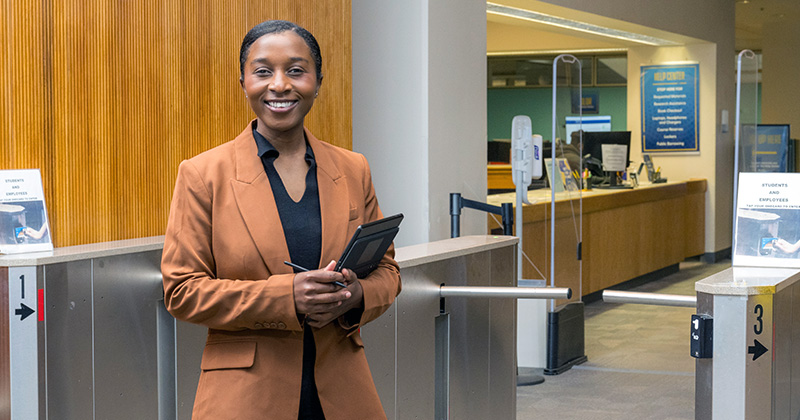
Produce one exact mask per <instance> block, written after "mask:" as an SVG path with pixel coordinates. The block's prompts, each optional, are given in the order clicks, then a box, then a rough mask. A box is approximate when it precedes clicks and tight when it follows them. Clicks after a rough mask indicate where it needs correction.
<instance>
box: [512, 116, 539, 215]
mask: <svg viewBox="0 0 800 420" xmlns="http://www.w3.org/2000/svg"><path fill="white" fill-rule="evenodd" d="M531 131H532V130H531V119H530V117H528V116H526V115H517V116H516V117H514V119H513V120H512V121H511V180H512V181H513V182H514V185H515V186H516V187H517V194H520V193H521V195H522V201H523V202H524V203H526V204H531V203H529V202H528V194H527V191H528V186H530V185H531V179H532V178H540V177H541V176H542V136H540V135H538V134H537V135H535V136H532V135H531Z"/></svg>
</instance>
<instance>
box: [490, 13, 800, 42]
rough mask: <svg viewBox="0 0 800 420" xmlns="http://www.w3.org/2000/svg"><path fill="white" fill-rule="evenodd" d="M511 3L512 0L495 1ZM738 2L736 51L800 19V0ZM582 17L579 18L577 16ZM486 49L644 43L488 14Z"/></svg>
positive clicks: (680, 39)
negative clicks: (769, 29)
mask: <svg viewBox="0 0 800 420" xmlns="http://www.w3.org/2000/svg"><path fill="white" fill-rule="evenodd" d="M492 1H494V2H496V3H502V4H509V3H512V4H513V3H514V2H513V1H512V0H500V1H498V0H492ZM731 1H736V24H735V25H736V31H735V33H736V35H735V36H736V50H737V51H738V50H742V49H745V48H746V49H751V50H755V51H760V50H761V49H762V40H763V34H762V28H763V26H764V25H765V24H769V22H773V21H777V20H783V19H788V20H791V21H794V22H800V0H731ZM576 19H580V18H576ZM624 29H625V30H628V31H630V32H635V33H643V34H647V35H655V36H660V37H661V38H665V39H669V40H671V41H674V42H678V43H687V42H690V41H691V39H690V38H687V37H681V36H679V35H675V34H669V33H665V32H659V31H656V32H659V33H657V34H654V31H653V30H652V29H650V28H644V27H636V25H630V27H628V28H624ZM487 34H488V37H487V50H488V51H489V52H490V53H491V52H500V51H503V52H508V51H535V50H543V49H544V50H570V49H576V48H580V49H615V48H617V49H618V48H628V47H630V46H636V45H641V44H637V43H635V42H632V41H625V40H620V39H615V38H609V37H605V36H601V35H593V34H588V33H584V32H578V31H575V30H572V29H563V28H558V27H554V26H550V25H545V24H542V23H535V22H531V21H526V20H521V19H515V18H511V17H505V16H499V15H495V14H487Z"/></svg>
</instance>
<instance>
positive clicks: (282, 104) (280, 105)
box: [267, 101, 294, 108]
mask: <svg viewBox="0 0 800 420" xmlns="http://www.w3.org/2000/svg"><path fill="white" fill-rule="evenodd" d="M267 105H269V106H271V107H273V108H288V107H290V106H292V105H294V101H291V102H273V101H269V102H267Z"/></svg>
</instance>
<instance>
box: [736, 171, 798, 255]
mask: <svg viewBox="0 0 800 420" xmlns="http://www.w3.org/2000/svg"><path fill="white" fill-rule="evenodd" d="M733 247H734V248H733V265H735V266H751V267H788V268H800V173H764V172H758V173H755V172H743V173H740V174H739V191H738V195H737V200H736V231H735V233H734V241H733Z"/></svg>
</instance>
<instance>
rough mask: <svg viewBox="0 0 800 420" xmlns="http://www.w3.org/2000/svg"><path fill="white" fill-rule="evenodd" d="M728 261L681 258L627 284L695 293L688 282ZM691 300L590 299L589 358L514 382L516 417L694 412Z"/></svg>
mask: <svg viewBox="0 0 800 420" xmlns="http://www.w3.org/2000/svg"><path fill="white" fill-rule="evenodd" d="M728 267H730V261H729V260H726V261H722V262H719V263H714V264H704V263H701V262H699V261H687V262H684V263H681V264H680V270H679V272H677V273H674V274H671V275H668V276H666V277H664V278H661V279H658V280H654V281H650V282H648V283H646V284H644V285H641V286H638V287H635V288H631V289H629V290H635V291H641V292H656V293H671V294H681V295H694V294H695V292H694V283H695V282H697V281H698V280H701V279H703V278H705V277H708V276H709V275H711V274H713V273H716V272H718V271H721V270H724V269H725V268H728ZM693 313H695V310H694V309H692V308H675V307H665V306H649V305H633V304H608V303H603V302H602V301H598V302H593V303H589V304H587V305H586V311H585V320H586V322H585V339H586V355H587V356H588V358H589V360H588V361H587V362H586V363H584V364H582V365H579V366H575V367H573V368H572V369H570V370H568V371H567V372H564V373H562V374H561V375H555V376H545V382H544V383H542V384H539V385H533V386H523V387H518V388H517V419H518V420H529V419H557V420H572V419H575V420H578V419H580V420H612V419H613V420H624V419H648V420H650V419H652V420H692V419H694V361H695V359H694V358H692V357H691V356H689V323H690V322H691V315H692V314H693Z"/></svg>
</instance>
